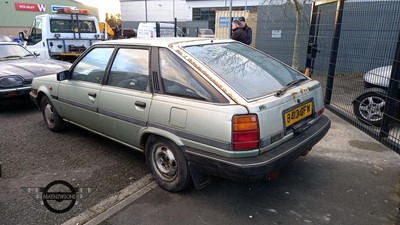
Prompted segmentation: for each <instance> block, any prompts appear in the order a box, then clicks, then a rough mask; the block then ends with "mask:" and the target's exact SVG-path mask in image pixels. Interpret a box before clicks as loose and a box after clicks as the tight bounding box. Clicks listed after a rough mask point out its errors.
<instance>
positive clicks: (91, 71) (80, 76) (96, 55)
mask: <svg viewBox="0 0 400 225" xmlns="http://www.w3.org/2000/svg"><path fill="white" fill-rule="evenodd" d="M113 51H114V48H94V49H93V50H92V51H90V52H89V53H88V54H87V55H85V57H83V58H82V60H81V61H79V62H78V64H76V66H75V68H74V69H73V71H72V80H83V81H87V82H93V83H101V82H102V80H103V77H104V74H105V70H106V67H107V63H108V60H110V56H111V54H112V52H113Z"/></svg>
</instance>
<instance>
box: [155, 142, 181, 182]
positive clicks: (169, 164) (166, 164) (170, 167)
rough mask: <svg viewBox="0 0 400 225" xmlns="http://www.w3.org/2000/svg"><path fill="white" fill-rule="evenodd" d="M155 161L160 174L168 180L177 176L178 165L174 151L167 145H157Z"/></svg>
mask: <svg viewBox="0 0 400 225" xmlns="http://www.w3.org/2000/svg"><path fill="white" fill-rule="evenodd" d="M154 161H155V163H156V168H157V171H158V173H159V174H161V175H162V176H163V177H165V178H166V179H168V180H171V179H173V178H174V177H175V176H176V172H177V169H178V165H177V163H176V160H175V156H174V154H173V153H172V151H171V150H170V149H169V148H168V147H167V146H165V145H160V146H157V148H156V150H155V154H154Z"/></svg>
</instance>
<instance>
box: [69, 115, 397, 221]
mask: <svg viewBox="0 0 400 225" xmlns="http://www.w3.org/2000/svg"><path fill="white" fill-rule="evenodd" d="M325 114H326V115H327V116H328V117H329V118H330V119H331V121H332V125H331V129H330V131H329V132H328V134H327V135H326V136H325V137H324V138H323V140H322V141H321V142H319V143H318V144H317V145H316V146H315V147H314V148H313V150H312V151H311V152H310V154H309V155H308V156H306V157H301V158H299V159H297V160H296V161H294V162H293V163H291V164H289V165H287V166H286V167H284V168H282V169H281V171H280V176H279V178H278V179H276V180H273V181H263V182H257V183H237V182H232V181H228V180H224V179H219V178H214V179H213V183H212V184H211V185H209V186H207V187H206V188H204V189H202V190H200V191H197V190H196V189H195V188H193V187H192V188H189V189H188V190H186V191H183V192H180V193H169V192H167V191H165V190H163V189H161V188H159V187H158V186H157V185H156V184H155V182H154V181H153V179H151V178H147V179H143V180H140V182H141V183H140V182H139V183H140V185H138V184H133V185H136V186H135V187H132V185H130V186H129V187H128V188H127V189H126V190H122V193H124V191H125V195H124V197H123V198H120V199H117V198H115V199H114V200H112V201H110V200H108V201H107V200H104V201H103V202H101V203H99V204H98V205H97V207H99V206H101V205H103V204H106V205H107V204H108V207H107V208H108V210H105V209H104V208H103V209H101V210H99V211H98V212H96V207H94V208H92V209H90V210H87V211H86V212H84V213H82V214H81V215H80V216H78V217H75V218H72V219H71V220H68V221H66V222H65V223H64V224H82V222H83V221H85V222H87V223H86V224H101V225H117V224H149V225H150V224H151V225H157V224H160V225H161V224H163V225H168V224H171V225H172V224H174V225H175V224H233V225H236V224H274V225H275V224H288V225H293V224H352V225H355V224H360V225H377V224H390V225H398V224H400V211H399V207H400V155H398V154H397V153H395V152H394V151H392V150H390V149H388V148H387V147H385V146H384V145H382V144H380V143H379V142H377V141H376V140H374V139H372V138H371V137H369V136H368V135H366V134H365V133H363V132H362V131H360V130H358V129H357V128H355V127H353V126H352V125H350V124H349V123H347V122H345V121H344V120H342V119H341V118H339V117H337V116H336V115H334V114H333V113H331V112H329V111H326V112H325ZM146 176H148V175H146ZM127 193H129V194H127ZM110 202H112V203H110ZM88 221H89V222H88Z"/></svg>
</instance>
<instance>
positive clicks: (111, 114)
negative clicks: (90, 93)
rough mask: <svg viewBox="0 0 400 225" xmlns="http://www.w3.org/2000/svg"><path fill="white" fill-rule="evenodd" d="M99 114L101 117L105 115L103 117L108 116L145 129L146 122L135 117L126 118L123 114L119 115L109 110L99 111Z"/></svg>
mask: <svg viewBox="0 0 400 225" xmlns="http://www.w3.org/2000/svg"><path fill="white" fill-rule="evenodd" d="M99 113H100V114H101V115H105V116H109V117H112V118H115V119H119V120H122V121H125V122H128V123H133V124H135V125H139V126H141V127H147V121H144V120H141V119H137V118H135V117H132V116H128V115H124V114H120V113H117V112H113V111H110V110H106V109H99Z"/></svg>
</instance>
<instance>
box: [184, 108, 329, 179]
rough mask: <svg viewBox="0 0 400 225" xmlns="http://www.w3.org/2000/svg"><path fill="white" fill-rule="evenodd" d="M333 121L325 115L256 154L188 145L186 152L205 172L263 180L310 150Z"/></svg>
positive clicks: (227, 176)
mask: <svg viewBox="0 0 400 225" xmlns="http://www.w3.org/2000/svg"><path fill="white" fill-rule="evenodd" d="M330 125H331V122H330V120H329V118H328V117H326V116H324V115H322V116H321V118H320V119H319V120H318V121H317V122H316V123H315V124H313V125H312V126H311V127H309V128H308V129H306V130H305V131H303V132H302V133H300V134H298V135H297V136H295V137H294V138H292V139H290V140H289V141H287V142H285V143H283V144H281V145H279V146H277V147H276V148H274V149H271V150H270V151H268V152H265V153H263V154H261V155H258V156H257V157H249V158H226V157H223V156H219V155H215V154H211V153H205V152H204V151H200V150H196V149H192V148H187V149H185V156H186V158H187V160H188V162H189V164H190V166H191V167H194V168H196V170H198V171H199V172H201V173H204V174H208V175H214V176H218V177H223V178H226V179H230V180H235V181H257V180H263V179H266V178H267V177H268V176H269V175H270V174H271V173H272V172H274V171H276V170H278V169H279V168H281V167H282V166H284V165H285V164H287V163H289V162H291V161H293V160H295V159H296V158H298V157H299V156H301V155H302V154H303V153H305V152H306V151H309V150H311V148H312V147H313V146H314V145H315V144H317V143H318V142H319V141H320V140H321V139H322V138H323V137H324V136H325V134H326V133H327V132H328V130H329V128H330Z"/></svg>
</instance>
